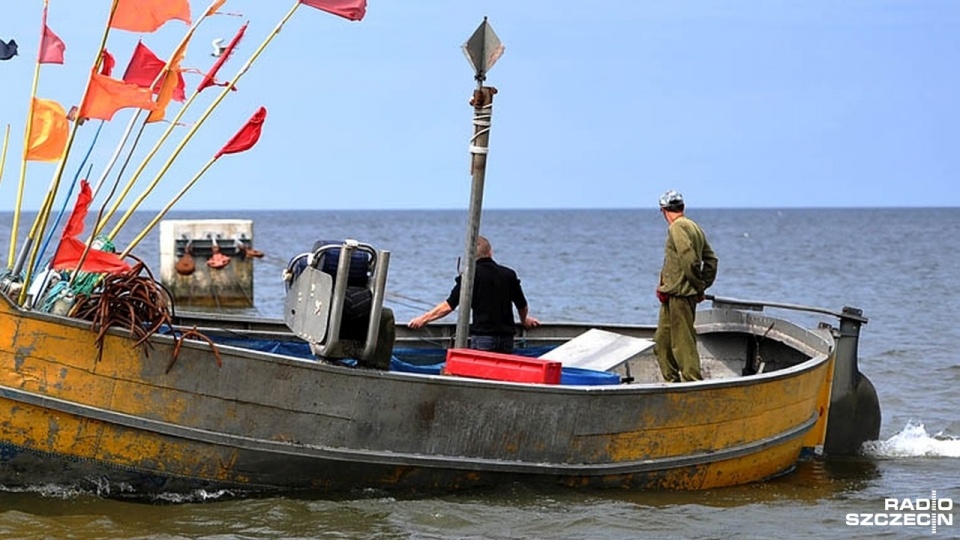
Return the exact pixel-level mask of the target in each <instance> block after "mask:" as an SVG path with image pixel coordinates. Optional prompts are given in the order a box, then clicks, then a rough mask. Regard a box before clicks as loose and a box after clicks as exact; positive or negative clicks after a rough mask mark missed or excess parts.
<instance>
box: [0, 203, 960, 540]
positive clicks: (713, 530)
mask: <svg viewBox="0 0 960 540" xmlns="http://www.w3.org/2000/svg"><path fill="white" fill-rule="evenodd" d="M688 215H689V216H690V217H691V218H693V219H694V220H696V221H697V222H699V223H700V225H701V226H702V227H703V228H704V230H705V231H706V233H707V235H708V238H709V240H710V242H711V244H712V245H713V247H714V249H715V251H717V253H718V255H719V257H720V270H719V276H718V278H717V282H716V284H715V285H714V287H713V289H712V290H711V291H710V292H712V293H714V294H716V295H717V296H724V297H732V298H742V299H759V300H770V301H777V302H784V303H791V304H802V305H810V306H815V307H821V308H826V309H830V310H833V311H839V310H840V309H841V308H843V307H844V306H851V307H856V308H860V309H862V310H863V313H864V315H865V316H866V317H867V318H868V319H869V322H868V323H867V324H866V325H865V326H864V327H863V329H862V334H861V341H860V367H861V370H862V371H863V372H864V373H865V374H866V375H867V376H868V377H869V378H870V380H871V381H872V382H873V383H874V385H875V386H876V387H877V392H878V394H879V397H880V404H881V407H882V409H883V422H882V425H881V433H880V439H879V440H878V441H876V442H873V443H868V444H867V445H866V446H865V447H864V449H863V453H862V455H861V456H857V457H852V458H843V459H830V460H813V461H808V462H804V463H801V465H800V466H799V468H798V469H797V470H796V471H794V472H793V473H791V474H788V475H786V476H784V477H782V478H779V479H776V480H773V481H770V482H766V483H762V484H752V485H747V486H739V487H733V488H725V489H716V490H708V491H701V492H688V493H671V492H663V493H649V492H633V491H621V490H611V491H589V492H584V491H577V490H569V489H556V490H540V489H537V490H534V489H531V488H529V487H528V486H524V485H522V484H514V485H509V486H504V487H502V488H498V489H493V490H482V491H471V492H465V493H459V494H452V495H447V496H435V497H424V498H413V499H402V498H401V499H398V498H393V497H390V496H388V495H387V494H384V493H381V492H377V491H372V490H364V489H358V491H357V492H355V493H352V494H347V495H346V496H342V497H337V498H291V497H270V498H258V499H250V500H236V499H233V498H232V497H231V496H230V494H229V493H226V492H198V493H195V494H193V495H191V496H188V497H182V496H171V497H168V498H167V499H166V500H165V501H163V500H161V501H158V503H162V502H172V503H177V504H143V503H127V502H117V501H111V500H106V499H103V498H99V497H97V496H96V495H95V494H91V493H78V492H74V491H70V490H69V489H65V488H63V487H62V486H35V487H34V488H33V489H29V490H21V491H11V490H6V491H0V537H3V538H210V539H213V538H218V539H219V538H364V539H367V538H444V539H445V538H496V539H501V538H502V539H508V538H510V539H512V538H518V539H519V538H570V539H573V538H583V539H620V538H728V537H733V536H738V537H741V538H772V537H780V538H876V537H888V538H927V537H931V535H933V534H934V533H933V532H932V531H931V527H930V526H920V525H913V526H903V525H889V524H888V525H883V526H875V525H850V524H848V515H851V514H856V515H862V514H880V513H882V512H883V511H884V504H885V500H887V499H891V498H896V499H901V500H902V499H911V500H916V499H923V498H928V499H929V498H930V497H931V493H932V492H934V491H935V492H936V497H938V498H940V500H944V499H951V500H953V501H955V500H957V499H960V414H958V412H957V406H956V403H957V397H956V396H957V393H958V390H957V388H958V387H960V353H958V351H957V343H958V341H960V324H958V321H960V294H958V293H957V291H958V290H960V250H958V249H957V238H960V209H957V208H947V209H750V210H732V209H731V210H721V209H710V210H700V209H696V208H690V209H688ZM0 217H2V218H3V219H2V220H0V241H2V242H3V244H2V249H3V251H2V252H3V253H6V251H7V245H8V244H6V241H7V240H8V239H9V223H10V221H11V220H10V215H9V213H8V214H5V215H2V216H0ZM152 217H153V216H152V214H150V213H149V212H141V213H138V214H136V215H135V216H134V219H132V220H131V221H130V223H128V224H127V226H126V227H125V230H123V231H122V232H121V234H120V235H119V236H118V238H117V244H118V245H119V246H121V247H122V246H123V245H124V243H125V242H127V241H129V239H130V238H132V237H133V236H134V235H135V234H136V233H138V232H139V231H140V229H141V227H142V226H143V225H145V224H146V223H147V222H148V221H149V220H150V219H151V218H152ZM169 218H170V219H204V218H228V219H252V220H253V222H254V247H256V248H257V249H260V250H262V251H263V252H264V253H265V255H264V257H263V258H262V259H258V260H256V261H255V262H254V265H255V276H254V296H255V298H254V308H252V309H250V310H246V311H245V312H244V314H252V315H258V316H263V317H269V318H281V317H282V305H283V284H282V282H281V279H280V276H281V273H282V270H283V268H284V267H285V265H286V263H287V261H288V260H289V259H290V258H291V257H293V256H295V255H297V254H299V253H302V252H305V251H308V250H309V249H310V247H311V246H312V245H313V242H314V241H315V240H318V239H331V238H337V239H340V238H354V239H357V240H359V241H361V242H366V243H370V244H373V245H374V246H376V247H377V248H380V249H386V250H389V251H390V252H391V261H390V272H389V277H388V281H387V295H386V305H388V306H389V307H391V308H393V309H394V311H395V312H396V316H397V319H398V320H399V321H406V320H409V319H410V318H412V317H414V316H416V315H419V314H420V313H422V312H423V311H425V310H427V309H429V308H430V307H432V306H433V305H434V304H436V303H437V302H439V301H441V300H443V299H445V298H446V296H447V294H448V293H449V291H450V288H451V287H452V286H453V283H454V278H455V276H456V275H457V271H458V268H459V267H460V266H461V265H460V262H459V259H460V258H461V257H462V255H463V252H464V244H465V238H466V223H467V219H466V213H465V211H454V210H432V211H419V210H418V211H413V210H410V211H343V212H341V211H301V212H266V211H258V212H244V211H233V212H227V211H222V210H221V211H210V212H177V213H172V214H171V215H170V216H169ZM23 220H25V221H26V223H28V224H29V223H31V222H32V216H30V215H27V216H24V217H23ZM21 223H23V221H21ZM88 226H89V224H88ZM665 229H666V224H665V223H664V221H663V218H662V217H661V215H660V213H659V212H658V211H657V210H656V209H655V208H644V209H618V210H487V211H485V212H484V214H483V217H482V220H481V233H482V234H484V235H485V236H487V237H488V238H489V239H490V241H491V242H492V244H493V250H494V258H495V259H496V260H497V261H498V262H500V263H501V264H505V265H507V266H510V267H512V268H514V269H515V270H516V271H517V273H518V274H519V276H520V279H521V282H522V285H523V288H524V291H525V292H526V295H527V298H528V300H529V303H530V313H531V315H533V316H535V317H537V318H539V319H540V320H542V321H545V322H550V321H568V322H591V321H593V322H607V323H639V324H654V323H655V322H656V314H657V308H658V304H657V300H656V297H655V295H654V288H655V286H656V284H657V273H658V271H659V268H660V263H661V260H662V256H663V255H662V250H663V240H664V235H665ZM21 236H22V229H21ZM158 244H159V240H158V238H157V233H156V232H155V231H154V232H153V233H152V234H151V235H150V236H148V237H147V238H146V239H145V240H144V241H143V242H142V243H141V245H140V246H138V249H137V250H136V251H135V253H136V254H137V255H138V256H139V257H140V258H142V259H143V260H144V261H145V262H147V264H148V265H150V266H151V267H152V268H153V269H154V274H155V275H157V276H159V267H158V266H157V265H158V264H159V255H158ZM48 255H49V254H48ZM778 314H779V315H783V316H784V317H787V318H790V319H794V320H798V321H799V322H804V323H806V324H811V325H812V324H816V323H817V322H818V321H821V320H822V321H825V322H831V323H834V324H835V321H830V320H829V317H826V316H808V315H803V314H800V313H794V312H784V313H782V314H781V313H778ZM455 317H456V315H455V314H452V315H449V316H448V319H449V320H450V321H455V320H456V319H455ZM758 406H761V407H762V406H763V405H762V404H758ZM611 414H616V411H611ZM936 536H937V537H944V538H951V537H958V536H960V523H956V522H954V523H953V524H952V525H941V526H940V527H938V529H937V531H936Z"/></svg>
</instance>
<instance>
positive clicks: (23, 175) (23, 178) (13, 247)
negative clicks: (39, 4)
mask: <svg viewBox="0 0 960 540" xmlns="http://www.w3.org/2000/svg"><path fill="white" fill-rule="evenodd" d="M49 3H50V0H43V17H42V21H43V22H42V24H41V25H40V43H38V44H37V61H36V64H35V65H34V66H33V84H32V85H31V87H30V106H29V107H27V122H26V125H25V126H24V128H23V152H22V153H21V159H20V183H19V184H18V185H17V202H16V204H15V205H14V207H13V225H11V226H10V251H9V253H8V254H7V268H12V267H13V262H14V256H15V254H16V252H17V232H18V229H19V227H20V208H21V206H22V205H23V188H24V186H25V185H26V182H27V152H29V150H30V148H29V145H30V131H32V130H33V102H34V100H35V99H36V97H37V87H38V86H39V85H40V54H41V53H42V52H43V36H44V30H45V29H46V27H47V7H48V5H49ZM18 272H19V270H18Z"/></svg>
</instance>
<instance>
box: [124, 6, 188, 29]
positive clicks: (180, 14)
mask: <svg viewBox="0 0 960 540" xmlns="http://www.w3.org/2000/svg"><path fill="white" fill-rule="evenodd" d="M172 19H177V20H181V21H183V22H185V23H187V24H190V2H189V1H188V0H118V2H117V10H116V11H115V12H114V13H113V18H112V19H110V27H111V28H117V29H120V30H128V31H130V32H155V31H156V30H157V29H158V28H160V27H161V26H163V25H164V23H166V22H167V21H169V20H172Z"/></svg>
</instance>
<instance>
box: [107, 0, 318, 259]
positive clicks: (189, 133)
mask: <svg viewBox="0 0 960 540" xmlns="http://www.w3.org/2000/svg"><path fill="white" fill-rule="evenodd" d="M298 7H300V1H299V0H297V1H296V2H295V3H294V5H293V7H292V8H290V11H288V12H287V14H286V15H285V16H284V17H283V19H281V20H280V22H279V23H277V26H276V27H274V29H273V31H272V32H270V34H268V35H267V37H266V39H264V40H263V43H261V44H260V46H259V47H257V49H256V50H255V51H254V52H253V54H252V55H251V56H250V58H249V59H248V60H247V62H246V63H245V64H244V65H243V67H241V68H240V70H239V71H238V72H237V74H236V75H234V76H233V79H231V80H230V82H229V83H228V84H227V85H226V86H224V88H223V90H222V91H221V92H220V95H219V96H217V98H216V99H215V100H214V101H213V102H212V103H211V104H210V105H209V106H208V107H207V110H205V111H204V112H203V114H202V115H201V116H200V118H199V119H198V120H197V121H196V122H194V124H193V125H192V126H190V130H189V131H187V134H186V135H184V137H183V139H182V140H181V141H180V143H179V144H178V145H177V147H176V148H175V149H174V150H173V153H172V154H171V155H170V157H169V158H168V159H167V161H166V163H164V164H163V167H162V168H161V169H160V171H159V172H158V173H157V175H156V176H155V177H154V179H153V181H151V182H150V185H149V186H147V188H146V189H145V190H144V191H143V193H141V194H140V196H139V197H137V199H136V201H134V203H133V205H131V206H130V208H128V209H127V211H126V212H125V213H124V214H123V217H121V218H120V221H119V222H118V223H117V224H116V225H115V226H114V228H113V230H111V231H110V234H108V235H107V238H109V239H110V240H113V239H114V238H116V236H117V233H118V232H119V231H120V229H121V228H122V227H123V226H124V225H125V224H126V223H127V221H129V219H130V217H131V216H132V215H133V212H134V211H136V209H137V207H138V206H140V204H141V203H142V202H143V200H144V199H146V198H147V195H149V194H150V192H151V191H153V189H154V188H155V187H156V185H157V184H158V183H159V182H160V179H161V178H163V175H164V174H166V172H167V170H169V169H170V166H171V165H173V162H174V161H175V160H176V159H177V157H178V156H179V155H180V152H182V151H183V148H184V147H185V146H186V145H187V143H188V142H190V139H192V138H193V136H194V135H195V134H196V132H197V130H198V129H200V126H202V125H203V123H204V122H205V121H206V120H207V118H208V117H209V116H210V114H211V113H212V112H213V111H214V109H216V108H217V106H218V105H220V103H221V102H222V101H223V100H224V98H226V97H227V94H229V93H230V91H231V89H232V88H233V87H234V86H235V85H236V84H237V81H239V80H240V78H241V77H243V75H244V74H245V73H246V72H247V70H249V69H250V66H251V65H253V62H254V61H256V59H257V57H259V56H260V54H261V53H262V52H263V50H264V49H266V48H267V45H269V44H270V42H271V41H273V38H274V37H276V36H277V34H279V33H280V30H281V29H282V28H283V25H284V24H286V23H287V21H288V20H290V17H293V14H294V13H296V11H297V8H298Z"/></svg>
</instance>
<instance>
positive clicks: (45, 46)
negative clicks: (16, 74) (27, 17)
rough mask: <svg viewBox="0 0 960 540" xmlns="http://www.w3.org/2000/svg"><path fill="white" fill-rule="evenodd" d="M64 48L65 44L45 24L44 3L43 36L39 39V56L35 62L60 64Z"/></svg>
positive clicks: (45, 10)
mask: <svg viewBox="0 0 960 540" xmlns="http://www.w3.org/2000/svg"><path fill="white" fill-rule="evenodd" d="M66 50H67V45H66V44H65V43H64V42H63V40H62V39H60V37H59V36H57V35H56V34H54V33H53V30H51V29H50V27H49V26H47V6H46V5H44V6H43V38H42V39H41V40H40V58H39V59H38V60H37V62H39V63H41V64H62V63H63V52H64V51H66Z"/></svg>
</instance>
